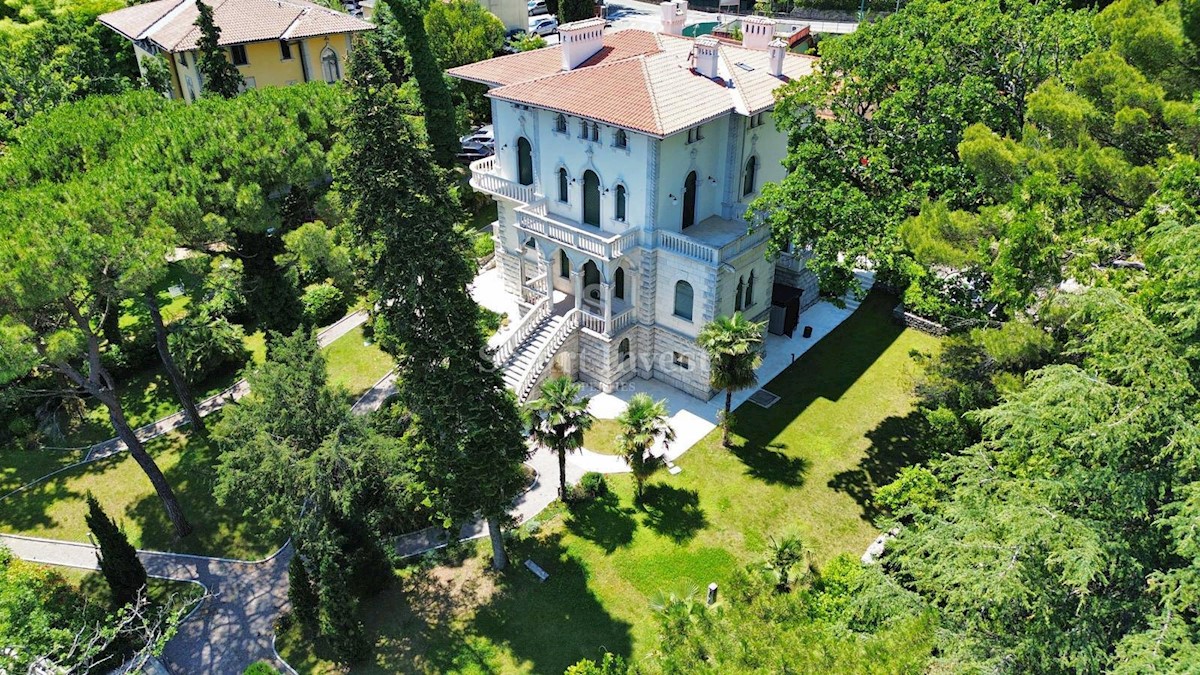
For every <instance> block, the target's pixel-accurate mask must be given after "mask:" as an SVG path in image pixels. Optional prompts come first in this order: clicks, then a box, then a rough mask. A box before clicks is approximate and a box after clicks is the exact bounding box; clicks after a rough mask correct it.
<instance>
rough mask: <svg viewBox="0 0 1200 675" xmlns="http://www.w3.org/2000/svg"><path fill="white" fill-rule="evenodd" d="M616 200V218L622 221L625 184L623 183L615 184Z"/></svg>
mask: <svg viewBox="0 0 1200 675" xmlns="http://www.w3.org/2000/svg"><path fill="white" fill-rule="evenodd" d="M616 202H617V203H616V209H615V212H616V219H617V220H621V221H624V220H625V186H624V185H618V186H617V196H616Z"/></svg>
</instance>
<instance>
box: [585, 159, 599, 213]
mask: <svg viewBox="0 0 1200 675" xmlns="http://www.w3.org/2000/svg"><path fill="white" fill-rule="evenodd" d="M583 223H584V224H585V225H593V226H595V227H600V177H599V176H597V175H596V172H595V171H592V170H590V169H589V170H587V171H585V172H583Z"/></svg>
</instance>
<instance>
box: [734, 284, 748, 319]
mask: <svg viewBox="0 0 1200 675" xmlns="http://www.w3.org/2000/svg"><path fill="white" fill-rule="evenodd" d="M745 292H746V277H738V287H737V293H735V294H734V296H733V311H735V312H737V311H740V310H741V309H742V293H745Z"/></svg>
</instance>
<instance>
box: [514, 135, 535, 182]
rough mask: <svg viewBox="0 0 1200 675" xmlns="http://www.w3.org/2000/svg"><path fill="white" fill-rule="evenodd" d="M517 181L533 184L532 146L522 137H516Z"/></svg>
mask: <svg viewBox="0 0 1200 675" xmlns="http://www.w3.org/2000/svg"><path fill="white" fill-rule="evenodd" d="M517 182H518V183H520V184H521V185H533V146H531V145H530V144H529V141H528V140H526V139H525V138H524V137H521V138H518V139H517Z"/></svg>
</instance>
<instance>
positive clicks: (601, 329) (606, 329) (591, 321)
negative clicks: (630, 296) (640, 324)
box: [579, 307, 637, 337]
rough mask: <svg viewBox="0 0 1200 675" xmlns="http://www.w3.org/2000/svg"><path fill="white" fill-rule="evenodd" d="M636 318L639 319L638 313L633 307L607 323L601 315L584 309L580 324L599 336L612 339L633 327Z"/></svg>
mask: <svg viewBox="0 0 1200 675" xmlns="http://www.w3.org/2000/svg"><path fill="white" fill-rule="evenodd" d="M635 318H637V312H636V311H634V308H633V307H630V308H628V309H626V310H625V311H623V312H621V313H620V314H617V315H616V316H614V317H612V318H610V319H609V320H608V321H605V320H604V317H603V316H601V315H599V314H593V313H592V312H589V311H588V310H586V309H584V310H582V313H581V317H580V319H579V324H580V326H581V327H583V328H585V329H587V330H589V331H591V332H593V333H596V334H597V335H603V336H604V337H612V336H614V335H616V334H617V333H620V332H621V331H623V330H625V329H626V328H628V327H630V326H632V325H633V322H634V319H635Z"/></svg>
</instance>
